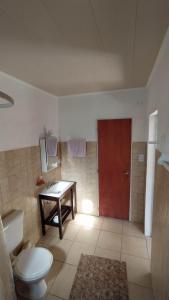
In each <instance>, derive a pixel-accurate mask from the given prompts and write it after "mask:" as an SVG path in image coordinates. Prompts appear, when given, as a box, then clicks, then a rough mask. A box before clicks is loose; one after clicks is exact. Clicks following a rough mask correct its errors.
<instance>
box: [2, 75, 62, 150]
mask: <svg viewBox="0 0 169 300" xmlns="http://www.w3.org/2000/svg"><path fill="white" fill-rule="evenodd" d="M0 90H2V91H3V92H5V93H7V94H9V95H10V96H11V97H13V98H14V100H15V105H14V106H13V107H11V108H8V109H0V151H3V150H11V149H18V148H23V147H29V146H34V145H38V143H39V136H40V134H41V133H42V132H43V128H44V127H46V128H47V129H52V130H53V133H54V134H56V135H58V101H57V97H55V96H53V95H50V94H48V93H46V92H43V91H42V90H40V89H37V88H35V87H33V86H31V85H28V84H27V83H25V82H22V81H20V80H17V79H15V78H14V77H12V76H9V75H7V74H5V73H2V72H0Z"/></svg>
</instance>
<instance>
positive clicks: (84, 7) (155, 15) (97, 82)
mask: <svg viewBox="0 0 169 300" xmlns="http://www.w3.org/2000/svg"><path fill="white" fill-rule="evenodd" d="M0 16H1V17H0V40H1V43H0V70H2V71H4V72H6V73H9V74H11V75H13V76H15V77H17V78H19V79H22V80H24V81H27V82H29V83H31V84H33V85H35V86H37V87H39V88H41V89H44V90H46V91H48V92H50V93H53V94H55V95H58V96H59V95H67V94H79V93H83V92H95V91H102V90H112V89H118V88H132V87H138V86H143V85H145V84H146V82H147V79H148V76H149V74H150V72H151V70H152V66H153V63H154V61H155V58H156V55H157V53H158V51H159V47H160V44H161V41H162V39H163V36H164V33H165V31H166V29H167V26H168V25H169V1H168V0H160V1H158V0H149V1H146V0H125V1H124V0H69V1H67V0H36V1H35V0H29V1H28V0H0Z"/></svg>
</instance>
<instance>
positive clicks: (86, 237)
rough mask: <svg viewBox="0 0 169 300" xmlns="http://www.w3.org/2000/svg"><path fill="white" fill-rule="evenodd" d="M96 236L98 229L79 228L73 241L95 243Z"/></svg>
mask: <svg viewBox="0 0 169 300" xmlns="http://www.w3.org/2000/svg"><path fill="white" fill-rule="evenodd" d="M98 236H99V229H96V228H81V229H80V231H79V232H78V234H77V236H76V238H75V241H77V242H81V243H88V244H92V245H96V242H97V240H98Z"/></svg>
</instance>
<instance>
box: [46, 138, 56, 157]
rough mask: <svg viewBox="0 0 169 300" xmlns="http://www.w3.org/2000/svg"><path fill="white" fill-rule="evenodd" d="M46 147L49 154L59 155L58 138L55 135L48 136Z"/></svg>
mask: <svg viewBox="0 0 169 300" xmlns="http://www.w3.org/2000/svg"><path fill="white" fill-rule="evenodd" d="M46 147H47V154H48V156H57V138H56V137H55V136H49V137H47V138H46Z"/></svg>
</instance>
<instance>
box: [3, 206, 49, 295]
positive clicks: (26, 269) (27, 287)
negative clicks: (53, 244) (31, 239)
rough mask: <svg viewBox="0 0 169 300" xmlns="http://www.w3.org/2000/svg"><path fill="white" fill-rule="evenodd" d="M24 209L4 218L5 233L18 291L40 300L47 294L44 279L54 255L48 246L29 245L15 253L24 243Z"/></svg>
mask: <svg viewBox="0 0 169 300" xmlns="http://www.w3.org/2000/svg"><path fill="white" fill-rule="evenodd" d="M23 216H24V214H23V211H21V210H15V211H13V212H12V213H11V214H10V215H8V216H7V217H5V218H4V219H3V227H4V235H5V240H6V246H7V250H8V253H9V254H10V256H11V257H13V272H14V279H15V287H16V292H17V294H18V295H19V296H21V297H22V298H24V299H29V300H38V299H41V298H43V297H44V296H45V294H46V291H47V285H46V282H45V280H44V278H45V276H46V275H47V274H48V272H49V270H50V268H51V266H52V263H53V255H52V253H51V252H50V251H49V250H47V249H46V248H42V247H31V248H30V247H29V248H26V249H23V250H21V251H20V252H19V254H18V255H17V256H14V255H13V252H14V250H15V249H16V248H17V247H18V246H19V245H21V244H23Z"/></svg>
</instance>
